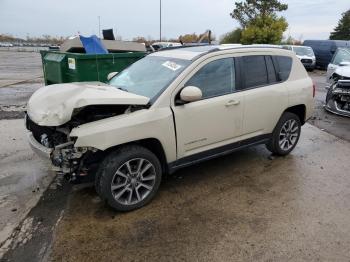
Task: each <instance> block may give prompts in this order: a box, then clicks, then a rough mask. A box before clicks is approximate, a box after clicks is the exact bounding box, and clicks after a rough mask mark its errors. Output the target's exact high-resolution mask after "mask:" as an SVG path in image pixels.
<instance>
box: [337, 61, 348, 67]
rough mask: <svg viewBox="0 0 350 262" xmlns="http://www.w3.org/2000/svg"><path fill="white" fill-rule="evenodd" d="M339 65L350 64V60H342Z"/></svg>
mask: <svg viewBox="0 0 350 262" xmlns="http://www.w3.org/2000/svg"><path fill="white" fill-rule="evenodd" d="M339 66H350V62H349V61H342V62H340V63H339Z"/></svg>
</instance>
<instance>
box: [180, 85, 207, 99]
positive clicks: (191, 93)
mask: <svg viewBox="0 0 350 262" xmlns="http://www.w3.org/2000/svg"><path fill="white" fill-rule="evenodd" d="M180 99H181V100H182V101H184V102H195V101H198V100H201V99H202V90H200V89H199V88H198V87H195V86H186V87H185V88H184V89H182V90H181V93H180Z"/></svg>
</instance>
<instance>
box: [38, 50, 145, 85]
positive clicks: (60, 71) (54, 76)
mask: <svg viewBox="0 0 350 262" xmlns="http://www.w3.org/2000/svg"><path fill="white" fill-rule="evenodd" d="M40 54H41V60H42V64H43V71H44V79H45V85H51V84H59V83H71V82H85V81H100V82H105V83H106V82H107V75H108V74H109V73H111V72H121V71H122V70H124V69H125V68H126V67H128V66H129V65H131V64H132V63H134V62H136V61H137V60H139V59H140V58H142V57H144V56H145V55H146V53H145V52H124V53H110V54H99V55H95V54H93V55H91V54H84V53H67V52H57V51H46V50H45V51H40Z"/></svg>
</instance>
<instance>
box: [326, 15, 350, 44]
mask: <svg viewBox="0 0 350 262" xmlns="http://www.w3.org/2000/svg"><path fill="white" fill-rule="evenodd" d="M329 39H331V40H350V9H349V10H348V11H346V12H345V13H343V14H342V17H341V18H340V20H339V22H338V25H337V27H336V28H334V31H333V32H332V33H331V35H330V37H329Z"/></svg>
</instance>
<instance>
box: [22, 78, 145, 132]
mask: <svg viewBox="0 0 350 262" xmlns="http://www.w3.org/2000/svg"><path fill="white" fill-rule="evenodd" d="M148 102H149V98H148V97H144V96H140V95H136V94H132V93H128V92H125V91H122V90H119V89H117V88H115V87H113V86H110V85H107V84H104V83H100V82H85V83H83V82H81V83H69V84H56V85H50V86H45V87H42V88H40V89H39V90H37V91H36V92H35V93H34V94H33V95H32V96H31V98H30V99H29V101H28V105H27V113H28V116H29V117H30V119H31V120H32V121H34V122H35V123H37V124H38V125H41V126H60V125H63V124H65V123H67V122H68V121H69V120H70V119H71V117H72V113H73V111H74V109H76V108H81V107H85V106H88V105H146V104H147V103H148Z"/></svg>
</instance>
